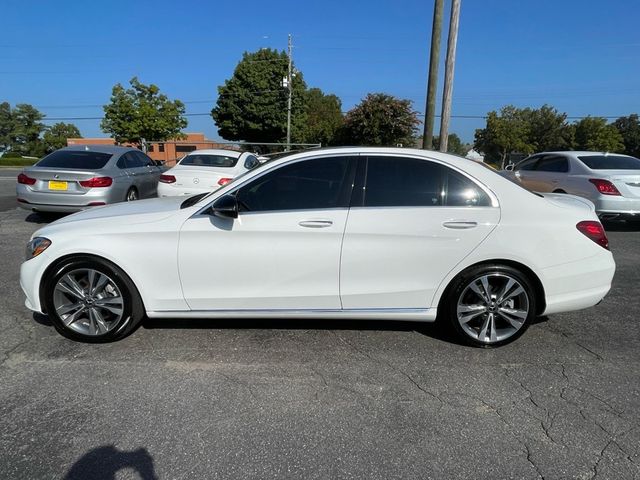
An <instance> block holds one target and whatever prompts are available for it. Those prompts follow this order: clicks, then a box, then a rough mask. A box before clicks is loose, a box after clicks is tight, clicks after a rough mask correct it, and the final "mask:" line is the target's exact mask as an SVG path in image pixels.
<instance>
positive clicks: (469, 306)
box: [444, 265, 536, 347]
mask: <svg viewBox="0 0 640 480" xmlns="http://www.w3.org/2000/svg"><path fill="white" fill-rule="evenodd" d="M445 301H446V303H445V305H444V310H445V315H446V317H447V318H446V320H447V321H448V323H449V326H450V327H452V329H453V330H454V331H455V332H456V333H457V334H458V336H459V337H460V338H462V339H463V340H464V341H465V342H466V343H469V344H471V345H474V346H481V347H495V346H499V345H504V344H506V343H509V342H511V341H513V340H515V339H516V338H518V337H519V336H520V335H522V334H523V333H524V332H525V330H526V329H527V328H528V327H529V325H530V323H531V322H532V321H533V319H534V318H535V316H536V313H535V312H536V297H535V290H534V288H533V286H532V283H531V281H530V280H529V278H528V277H527V276H526V275H524V274H523V273H522V272H520V271H519V270H517V269H515V268H512V267H509V266H505V265H483V266H479V267H475V268H472V269H470V270H468V271H466V272H463V274H461V275H460V276H458V277H457V278H456V280H454V282H453V284H452V286H451V288H450V289H449V293H448V295H447V296H446V299H445Z"/></svg>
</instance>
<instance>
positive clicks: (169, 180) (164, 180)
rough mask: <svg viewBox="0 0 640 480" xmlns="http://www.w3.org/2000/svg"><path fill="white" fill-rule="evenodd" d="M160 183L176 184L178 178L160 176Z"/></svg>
mask: <svg viewBox="0 0 640 480" xmlns="http://www.w3.org/2000/svg"><path fill="white" fill-rule="evenodd" d="M160 181H161V182H162V183H176V177H174V176H173V175H160Z"/></svg>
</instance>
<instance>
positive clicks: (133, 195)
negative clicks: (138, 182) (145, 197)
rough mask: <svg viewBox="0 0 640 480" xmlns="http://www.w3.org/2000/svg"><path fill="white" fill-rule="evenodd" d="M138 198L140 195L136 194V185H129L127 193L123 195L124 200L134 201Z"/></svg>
mask: <svg viewBox="0 0 640 480" xmlns="http://www.w3.org/2000/svg"><path fill="white" fill-rule="evenodd" d="M139 199H140V195H139V194H138V190H137V189H136V187H131V188H129V190H127V194H126V195H125V197H124V201H125V202H134V201H136V200H139Z"/></svg>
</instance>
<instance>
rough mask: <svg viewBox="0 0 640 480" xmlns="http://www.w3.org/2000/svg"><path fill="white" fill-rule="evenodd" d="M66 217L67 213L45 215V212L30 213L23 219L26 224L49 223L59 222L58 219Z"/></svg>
mask: <svg viewBox="0 0 640 480" xmlns="http://www.w3.org/2000/svg"><path fill="white" fill-rule="evenodd" d="M66 215H68V213H45V212H33V213H30V214H29V215H28V216H27V218H25V219H24V221H25V222H28V223H37V224H42V223H51V222H55V221H56V220H59V219H60V218H62V217H64V216H66Z"/></svg>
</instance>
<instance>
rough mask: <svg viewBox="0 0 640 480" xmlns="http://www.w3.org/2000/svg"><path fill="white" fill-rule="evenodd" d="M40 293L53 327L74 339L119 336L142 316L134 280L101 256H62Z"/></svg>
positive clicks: (92, 340)
mask: <svg viewBox="0 0 640 480" xmlns="http://www.w3.org/2000/svg"><path fill="white" fill-rule="evenodd" d="M43 293H44V303H45V307H46V310H47V313H48V315H49V318H50V319H51V321H52V322H53V325H54V326H55V328H56V330H57V331H58V332H59V333H61V334H62V335H64V336H65V337H67V338H71V339H73V340H79V341H84V342H90V343H102V342H110V341H114V340H118V339H120V338H122V337H124V336H126V335H128V334H129V333H130V332H131V331H133V329H134V328H135V327H136V326H137V325H138V323H139V322H140V320H142V318H143V316H144V308H143V305H142V301H141V299H140V295H139V294H138V291H137V289H136V287H135V285H134V284H133V282H132V281H131V280H130V279H129V277H127V275H126V274H125V273H124V272H123V271H122V270H121V269H120V268H118V267H117V266H115V265H113V264H111V263H109V262H107V261H104V260H101V259H96V258H91V257H76V258H69V259H67V260H65V261H64V262H63V263H61V264H60V265H57V266H56V268H55V269H54V270H53V272H52V273H51V274H50V275H49V277H48V278H47V279H46V281H45V284H44V292H43Z"/></svg>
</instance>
